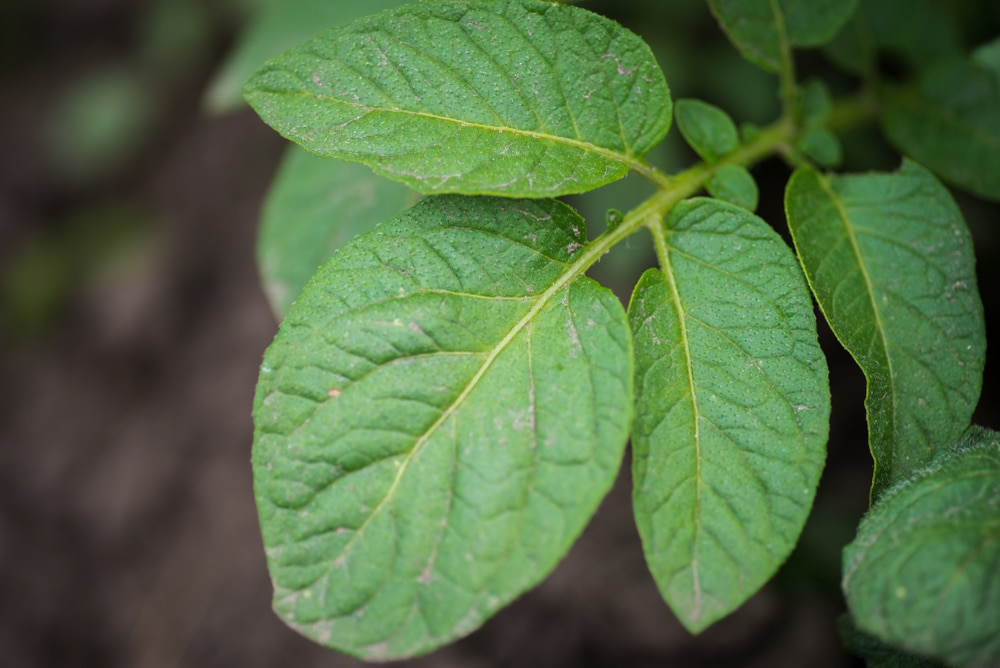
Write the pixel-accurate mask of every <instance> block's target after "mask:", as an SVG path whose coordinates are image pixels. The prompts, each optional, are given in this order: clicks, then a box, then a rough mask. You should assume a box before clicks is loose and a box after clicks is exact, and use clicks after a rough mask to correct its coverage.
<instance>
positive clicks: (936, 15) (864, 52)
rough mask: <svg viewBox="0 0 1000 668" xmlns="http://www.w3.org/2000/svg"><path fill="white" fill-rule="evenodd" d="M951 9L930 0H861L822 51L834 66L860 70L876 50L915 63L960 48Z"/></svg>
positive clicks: (958, 29) (923, 63) (927, 62)
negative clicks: (848, 19)
mask: <svg viewBox="0 0 1000 668" xmlns="http://www.w3.org/2000/svg"><path fill="white" fill-rule="evenodd" d="M960 34H961V27H960V25H959V23H958V21H957V20H956V16H955V12H954V11H949V10H948V8H947V6H946V5H945V4H942V3H936V2H934V1H933V0H862V2H861V6H860V9H859V11H858V12H857V15H856V16H855V17H854V20H853V21H851V22H850V23H849V24H848V26H847V27H846V28H845V29H844V30H842V31H841V32H840V34H838V35H837V37H836V39H834V41H833V42H831V43H830V45H829V47H828V49H827V50H826V51H827V53H828V55H830V56H832V57H833V60H834V62H836V63H837V65H839V66H841V67H843V68H844V69H847V70H848V71H852V72H857V73H863V72H864V70H865V68H866V65H867V64H869V63H870V61H872V60H873V59H874V58H875V55H876V54H875V51H876V50H877V49H880V50H883V51H889V52H892V53H893V54H896V55H897V56H901V57H902V58H903V59H904V60H905V61H907V62H909V63H910V64H911V65H912V66H915V67H918V68H919V67H926V66H928V65H930V64H931V63H934V62H936V61H939V60H941V59H943V58H946V57H949V56H955V55H958V54H959V53H960V52H961V37H960Z"/></svg>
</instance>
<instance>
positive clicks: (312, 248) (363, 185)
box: [257, 146, 418, 320]
mask: <svg viewBox="0 0 1000 668" xmlns="http://www.w3.org/2000/svg"><path fill="white" fill-rule="evenodd" d="M417 197H418V196H417V195H416V193H414V192H413V191H412V190H410V189H409V188H407V187H406V186H404V185H401V184H399V183H396V182H395V181H389V180H387V179H384V178H382V177H380V176H378V175H376V174H374V173H372V171H371V170H370V169H368V168H367V167H365V166H364V165H358V164H354V163H349V162H343V161H341V160H330V159H325V158H317V157H316V156H314V155H311V154H310V153H308V152H306V151H304V150H303V149H301V148H299V147H297V146H291V147H289V150H288V151H287V152H286V153H285V157H284V158H283V159H282V162H281V166H280V167H279V169H278V175H277V177H276V178H275V181H274V183H273V184H272V185H271V189H270V190H269V191H268V195H267V200H266V201H265V202H264V209H263V212H262V214H261V223H260V231H259V233H258V236H257V261H258V266H259V267H260V273H261V280H262V281H263V283H264V292H265V293H266V294H267V297H268V300H269V301H270V303H271V310H273V311H274V313H275V315H277V316H278V319H279V320H280V319H281V318H283V317H284V316H285V314H286V313H288V309H289V307H290V306H291V305H292V302H293V301H295V298H296V297H298V296H299V293H300V292H301V291H302V288H303V287H304V286H305V284H306V282H308V280H309V279H310V278H312V275H313V273H315V271H316V270H317V269H318V268H319V267H320V265H322V264H323V263H324V262H326V261H327V260H329V259H330V256H331V255H333V251H335V250H336V249H337V248H339V247H340V246H341V245H343V244H344V243H346V242H348V241H350V240H351V239H352V238H354V237H355V236H356V235H358V234H361V233H362V232H367V231H368V230H370V229H372V228H373V227H375V225H376V224H378V223H380V222H382V221H383V220H388V219H389V218H392V217H393V216H395V215H396V214H398V213H399V212H400V211H402V210H403V209H405V208H406V207H407V206H408V205H410V204H412V203H413V202H414V201H416V199H417Z"/></svg>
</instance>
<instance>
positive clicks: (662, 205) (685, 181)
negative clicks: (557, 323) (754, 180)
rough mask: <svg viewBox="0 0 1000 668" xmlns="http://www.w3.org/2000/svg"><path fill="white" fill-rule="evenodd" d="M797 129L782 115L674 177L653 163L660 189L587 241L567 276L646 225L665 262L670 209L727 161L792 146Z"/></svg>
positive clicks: (746, 160) (745, 162) (744, 162)
mask: <svg viewBox="0 0 1000 668" xmlns="http://www.w3.org/2000/svg"><path fill="white" fill-rule="evenodd" d="M797 132H798V127H797V126H796V124H795V123H794V122H793V121H792V120H791V119H790V118H788V117H785V116H783V117H782V118H780V119H778V121H777V122H776V123H774V124H773V125H769V126H768V127H766V128H764V129H762V130H761V131H760V133H759V134H758V135H757V136H756V137H754V139H753V140H752V141H750V142H747V143H746V144H743V145H741V146H740V147H739V148H737V149H736V150H735V151H733V152H732V153H730V154H729V155H727V156H725V157H723V158H721V159H719V160H718V162H714V163H712V164H708V163H699V164H697V165H694V166H693V167H690V168H688V169H686V170H684V171H683V172H680V173H679V174H677V175H675V176H673V177H668V176H666V175H665V174H663V173H662V172H660V171H659V170H656V168H654V167H650V169H651V170H652V172H651V173H653V172H655V174H657V175H658V176H657V179H658V180H656V181H654V183H657V185H660V190H659V191H657V192H656V194H654V195H653V196H652V197H650V198H649V199H647V200H646V201H644V202H643V203H642V204H640V205H639V206H637V207H635V208H634V209H632V210H631V211H629V212H628V214H627V215H626V216H625V218H624V219H623V220H622V222H621V223H620V224H619V225H618V226H617V227H615V228H614V229H612V230H608V231H607V232H605V233H604V234H602V235H600V236H599V237H597V238H596V239H594V240H593V241H592V242H590V243H589V244H587V247H586V248H585V249H584V251H583V253H581V254H580V256H579V257H578V258H577V259H576V260H575V261H574V262H573V265H572V267H571V268H570V271H569V272H568V275H567V279H568V280H573V279H575V278H576V277H577V276H581V275H582V274H583V273H584V272H586V271H587V270H588V269H590V267H591V266H593V264H594V263H596V262H597V261H598V260H600V259H601V257H603V256H604V255H605V254H606V253H607V252H608V251H610V250H611V249H612V248H613V247H614V246H615V245H617V244H618V243H619V242H620V241H622V240H623V239H625V238H626V237H628V236H631V235H632V234H635V233H636V232H638V231H639V230H640V229H642V228H643V227H646V228H648V229H650V230H651V231H652V232H653V239H654V240H656V244H657V255H658V256H660V259H661V262H662V260H663V257H664V255H663V254H664V253H666V237H665V235H664V233H663V228H662V225H661V222H662V221H663V217H664V216H665V215H666V214H667V212H668V211H670V209H672V208H674V206H676V205H677V204H678V203H680V202H682V201H683V200H685V199H687V198H688V197H691V196H692V195H694V194H695V193H697V192H698V191H699V190H701V189H702V188H704V187H705V184H706V183H708V181H709V180H710V179H711V178H712V177H713V176H715V173H716V172H717V171H718V170H719V169H721V168H722V167H725V166H726V165H741V166H744V167H749V166H750V165H752V164H754V163H756V162H758V161H760V160H761V159H763V158H765V157H767V156H769V155H772V154H773V153H775V152H778V151H784V150H790V148H791V144H792V143H793V140H794V138H795V134H796V133H797ZM643 176H645V174H643ZM650 180H652V179H650Z"/></svg>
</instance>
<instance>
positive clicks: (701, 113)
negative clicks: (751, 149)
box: [674, 100, 740, 162]
mask: <svg viewBox="0 0 1000 668" xmlns="http://www.w3.org/2000/svg"><path fill="white" fill-rule="evenodd" d="M674 114H675V116H676V118H677V129H678V130H680V131H681V134H682V135H683V136H684V140H685V141H686V142H687V143H688V145H689V146H690V147H691V148H693V149H694V151H695V153H697V154H698V155H700V156H701V157H702V159H704V160H705V161H706V162H716V161H717V160H718V159H719V158H721V157H722V156H724V155H726V154H727V153H732V152H733V151H735V150H736V148H737V147H738V146H739V145H740V138H739V133H738V132H737V131H736V124H735V123H733V119H731V118H730V117H729V114H727V113H726V112H724V111H723V110H722V109H719V108H718V107H716V106H714V105H711V104H708V103H707V102H702V101H701V100H678V101H677V105H676V109H675V111H674Z"/></svg>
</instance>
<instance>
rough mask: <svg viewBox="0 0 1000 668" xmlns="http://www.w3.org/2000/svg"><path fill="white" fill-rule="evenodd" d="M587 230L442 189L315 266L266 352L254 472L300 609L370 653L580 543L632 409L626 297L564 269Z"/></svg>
mask: <svg viewBox="0 0 1000 668" xmlns="http://www.w3.org/2000/svg"><path fill="white" fill-rule="evenodd" d="M581 229H582V221H581V220H580V219H579V217H578V216H577V215H576V214H575V213H574V212H572V210H571V209H569V208H568V207H566V206H565V205H562V204H560V203H558V202H555V201H551V200H543V201H539V202H533V201H513V202H512V201H509V200H493V199H490V198H474V199H473V198H461V197H451V196H447V197H440V198H433V199H430V200H424V201H423V202H421V203H420V204H418V205H416V206H415V207H414V208H413V209H410V210H408V211H407V212H405V213H404V214H403V215H402V216H400V217H399V218H397V219H395V220H394V221H392V222H390V223H386V224H384V225H381V226H379V227H378V228H377V229H376V230H375V231H373V232H371V233H368V234H366V235H362V236H361V237H359V238H358V239H356V240H355V241H352V242H351V243H349V244H348V245H347V246H345V247H344V248H343V249H342V250H341V251H338V253H337V254H336V255H335V256H334V259H333V260H332V261H331V262H330V263H329V264H327V265H326V266H325V267H324V268H323V270H321V272H320V274H318V276H317V278H316V279H314V281H313V282H312V283H310V286H309V288H307V291H306V292H305V293H304V294H303V297H302V298H301V299H300V300H299V302H297V303H296V305H295V306H294V307H293V309H292V311H291V312H290V314H289V318H288V319H286V323H285V324H284V325H283V327H282V330H281V331H280V332H279V336H278V337H277V338H276V340H275V343H274V344H273V345H272V346H271V348H269V350H268V353H267V355H266V356H265V359H264V364H263V366H262V372H261V381H260V384H259V386H258V394H257V398H256V400H255V411H254V415H255V425H256V429H255V444H254V473H255V490H256V494H257V498H258V506H259V508H260V509H261V510H260V513H261V517H262V529H263V535H264V540H265V545H266V546H267V548H268V560H269V567H270V569H271V572H272V577H273V579H274V580H275V607H276V610H277V611H278V612H279V614H281V616H283V617H284V618H285V619H286V620H287V621H288V622H289V623H290V624H292V625H293V626H295V627H296V628H298V629H299V630H300V631H302V632H304V633H306V634H307V635H309V636H310V637H312V638H314V639H316V640H318V641H320V642H322V643H324V644H327V645H328V646H332V647H336V648H338V649H340V650H342V651H347V652H349V653H352V654H356V655H359V656H364V657H367V658H370V659H385V658H390V657H401V656H408V655H413V654H417V653H422V652H425V651H429V650H430V649H433V648H434V647H436V646H438V645H441V644H443V643H445V642H448V641H449V640H451V639H454V638H455V637H458V636H460V635H464V634H466V633H468V632H470V631H472V630H473V629H474V628H476V627H477V626H478V625H479V624H480V623H481V622H482V620H483V619H484V618H485V617H486V616H488V615H490V614H492V613H493V612H495V611H496V610H497V609H498V608H499V607H500V606H501V605H503V604H505V603H506V602H508V601H510V600H511V599H512V598H513V597H514V596H516V595H518V594H520V593H521V592H523V591H524V590H525V589H527V588H528V587H530V586H533V585H534V584H536V583H537V582H538V580H540V579H541V578H542V577H544V575H546V574H547V573H548V571H549V570H551V568H552V567H554V565H555V563H556V561H557V560H558V559H559V558H560V557H561V556H562V555H563V554H564V553H565V551H566V550H567V549H568V548H569V546H570V545H571V544H572V541H573V540H574V539H575V537H576V535H578V534H579V532H580V531H581V530H582V528H583V525H584V524H585V523H586V521H587V520H588V519H589V517H590V514H592V512H593V511H594V509H595V508H596V505H597V503H598V502H599V501H600V499H601V498H602V497H603V495H604V493H605V492H606V491H607V490H608V489H609V488H610V486H611V483H612V481H613V479H614V476H615V473H616V470H617V467H618V465H619V464H620V460H621V455H622V452H623V449H624V445H625V440H626V437H627V431H628V422H629V419H630V415H631V401H630V391H631V361H630V356H629V354H628V350H629V345H630V342H629V336H628V329H627V324H626V322H625V315H624V312H623V310H622V308H621V305H620V304H619V303H618V302H617V299H615V297H614V296H613V295H612V294H611V293H610V292H609V291H607V290H606V289H604V288H601V287H600V286H598V285H597V284H596V283H593V282H592V281H590V280H589V279H586V278H579V279H576V280H569V278H567V273H566V272H567V266H568V264H569V263H570V261H571V260H572V258H573V256H574V255H575V254H576V253H577V252H579V249H580V247H581V246H580V242H578V241H576V240H577V239H579V238H580V230H581ZM333 593H336V596H334V595H333ZM359 612H360V613H361V614H360V615H359V614H358V613H359Z"/></svg>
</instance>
